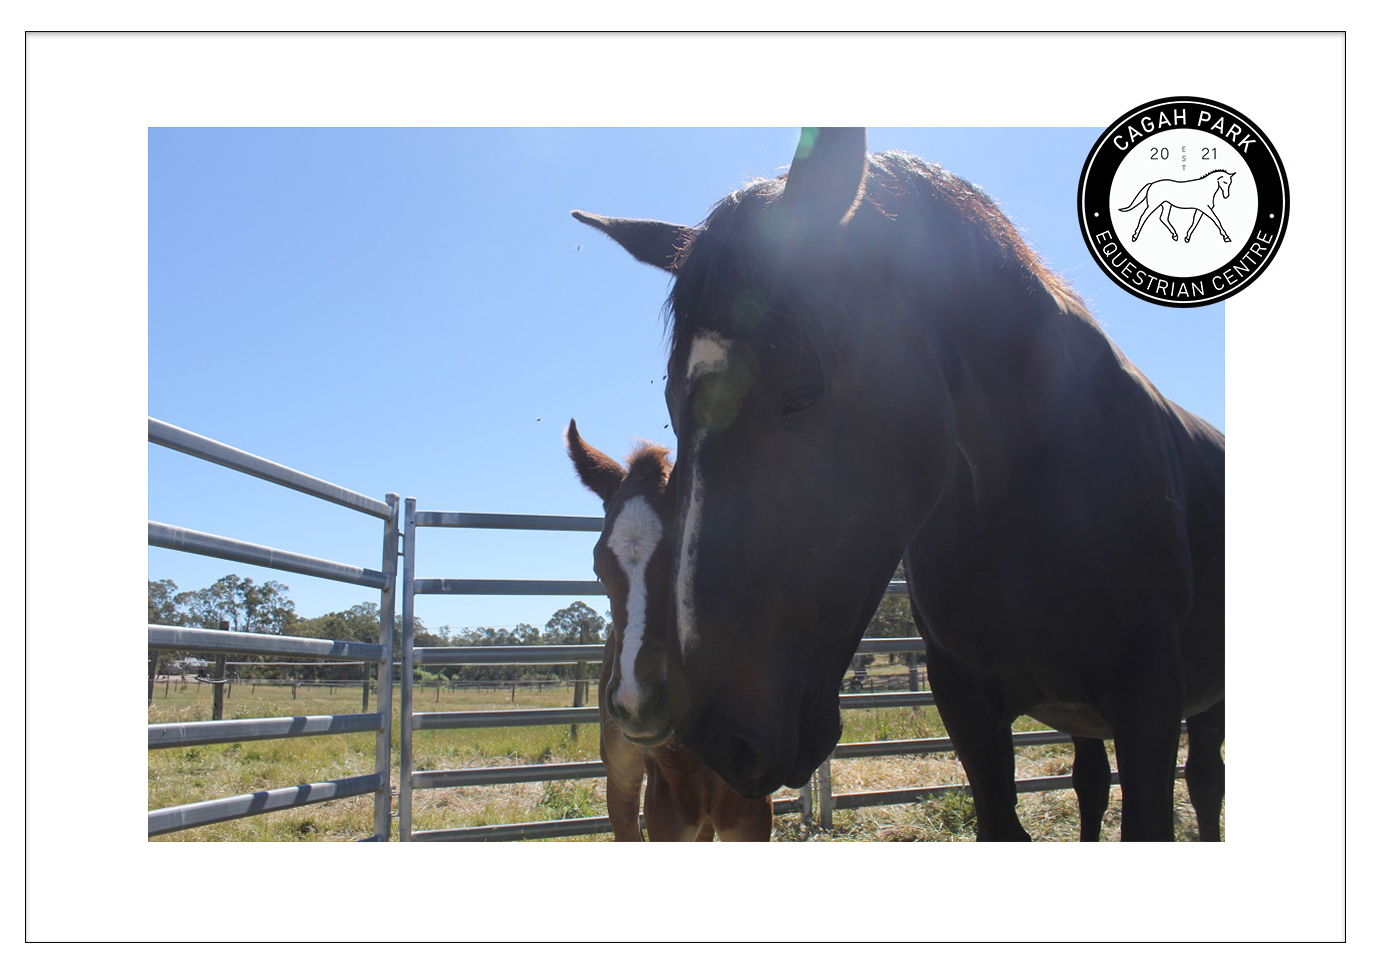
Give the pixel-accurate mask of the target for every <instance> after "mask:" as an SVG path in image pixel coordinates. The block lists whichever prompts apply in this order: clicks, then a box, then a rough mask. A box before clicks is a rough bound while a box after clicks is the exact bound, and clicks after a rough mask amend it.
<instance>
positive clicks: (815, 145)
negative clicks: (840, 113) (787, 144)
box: [782, 127, 868, 225]
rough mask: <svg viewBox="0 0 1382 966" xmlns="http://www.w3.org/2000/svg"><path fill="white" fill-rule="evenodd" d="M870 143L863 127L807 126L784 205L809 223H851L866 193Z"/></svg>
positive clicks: (783, 195) (793, 167)
mask: <svg viewBox="0 0 1382 966" xmlns="http://www.w3.org/2000/svg"><path fill="white" fill-rule="evenodd" d="M867 174H868V142H867V140H866V139H865V137H864V129H863V128H861V127H804V128H802V129H801V140H800V141H799V142H798V143H797V153H796V156H795V157H794V158H793V159H792V167H791V170H789V171H788V172H787V186H786V187H785V188H784V189H783V190H782V203H783V205H784V206H790V207H791V209H792V210H793V211H794V212H799V213H800V215H801V216H802V217H803V218H804V220H806V221H807V222H811V223H815V224H819V225H839V224H843V223H844V222H846V221H848V220H849V218H850V216H851V215H853V214H854V209H855V208H856V207H857V206H858V204H859V199H860V198H861V197H863V194H864V179H865V177H866V175H867Z"/></svg>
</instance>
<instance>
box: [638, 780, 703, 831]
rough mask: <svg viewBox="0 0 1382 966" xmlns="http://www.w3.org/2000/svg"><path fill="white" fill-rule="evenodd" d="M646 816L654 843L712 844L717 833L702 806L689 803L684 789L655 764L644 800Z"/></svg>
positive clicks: (697, 803) (696, 803)
mask: <svg viewBox="0 0 1382 966" xmlns="http://www.w3.org/2000/svg"><path fill="white" fill-rule="evenodd" d="M677 777H678V778H679V777H681V776H677ZM643 817H644V819H645V820H646V821H647V823H648V841H650V842H708V841H710V839H711V838H712V837H714V834H715V829H714V827H713V826H711V825H710V822H709V820H708V816H706V815H705V814H704V813H703V812H702V810H701V808H700V803H699V802H694V801H688V800H687V796H686V795H684V794H683V793H682V790H681V789H680V788H679V787H678V786H677V785H676V784H675V783H674V782H673V781H672V780H669V777H668V775H667V773H666V772H664V771H663V770H662V769H661V768H659V767H658V766H657V765H656V764H655V763H654V764H651V765H650V766H649V768H648V794H647V795H646V796H645V798H644V805H643Z"/></svg>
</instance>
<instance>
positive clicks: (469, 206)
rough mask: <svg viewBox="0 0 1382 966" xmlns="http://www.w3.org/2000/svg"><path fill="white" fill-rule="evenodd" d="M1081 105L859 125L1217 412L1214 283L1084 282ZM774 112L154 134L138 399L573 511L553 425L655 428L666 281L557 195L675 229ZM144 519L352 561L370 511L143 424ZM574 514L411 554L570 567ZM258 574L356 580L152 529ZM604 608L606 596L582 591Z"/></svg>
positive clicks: (265, 446)
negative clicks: (760, 120) (1174, 298)
mask: <svg viewBox="0 0 1382 966" xmlns="http://www.w3.org/2000/svg"><path fill="white" fill-rule="evenodd" d="M1099 133H1100V132H1099V131H1098V130H1097V129H1091V128H997V129H988V128H951V129H927V128H883V129H873V130H870V132H869V143H870V147H871V149H874V150H882V149H888V148H896V149H901V150H906V151H910V152H912V153H914V154H917V155H920V156H921V157H924V158H926V159H927V160H929V161H934V162H936V163H939V164H941V165H943V166H944V167H946V168H949V169H950V170H952V171H954V172H955V173H957V174H959V175H961V176H963V177H965V178H968V179H969V180H970V181H973V182H974V183H976V184H978V185H980V186H981V187H983V188H984V189H985V190H986V191H987V192H988V193H989V194H990V195H992V196H993V197H994V198H995V199H997V201H998V202H999V203H1000V205H1001V206H1002V207H1003V208H1004V210H1005V211H1006V212H1007V214H1008V216H1009V217H1010V218H1011V219H1012V220H1013V221H1014V222H1015V223H1016V224H1017V225H1018V226H1019V227H1020V228H1021V229H1022V230H1023V232H1024V235H1025V236H1026V238H1027V240H1028V242H1029V244H1031V245H1032V246H1033V247H1034V248H1035V249H1036V250H1037V251H1038V252H1039V253H1040V254H1041V256H1042V257H1043V258H1044V259H1045V261H1046V262H1047V264H1049V265H1050V266H1051V267H1052V268H1054V269H1055V270H1056V271H1058V272H1060V273H1061V274H1063V275H1064V276H1066V277H1067V278H1069V279H1070V280H1071V281H1073V282H1074V284H1075V287H1076V288H1077V289H1078V290H1079V291H1080V292H1081V294H1082V295H1083V296H1084V298H1085V299H1086V301H1087V302H1088V304H1089V305H1090V307H1091V308H1092V310H1093V311H1094V314H1095V316H1096V317H1097V318H1098V319H1099V320H1100V323H1101V324H1102V325H1103V326H1104V328H1105V331H1107V332H1108V334H1109V336H1110V337H1111V338H1112V339H1113V340H1114V341H1115V342H1116V343H1117V344H1118V345H1119V346H1120V347H1121V348H1122V349H1123V351H1124V352H1125V353H1126V354H1127V355H1128V356H1129V357H1130V358H1131V359H1132V360H1133V361H1134V362H1135V363H1136V364H1137V365H1138V366H1139V367H1140V368H1141V369H1142V370H1143V371H1144V372H1145V373H1147V375H1148V376H1149V377H1150V378H1151V379H1152V381H1153V382H1155V383H1156V384H1157V386H1158V387H1159V388H1160V389H1161V390H1162V391H1163V392H1164V393H1165V394H1166V395H1168V396H1169V397H1171V398H1172V399H1174V400H1176V401H1177V402H1179V403H1181V404H1182V405H1184V406H1186V407H1187V408H1189V409H1190V410H1192V411H1194V412H1197V413H1199V414H1200V415H1202V416H1204V417H1205V418H1207V419H1209V420H1210V421H1211V422H1213V423H1214V424H1216V425H1218V426H1220V427H1221V428H1222V427H1224V426H1225V419H1224V312H1223V306H1222V304H1220V305H1215V306H1210V307H1207V308H1203V309H1168V308H1161V307H1158V306H1154V305H1151V304H1148V303H1145V302H1142V301H1140V300H1138V299H1136V298H1134V297H1132V296H1131V295H1129V294H1127V293H1125V292H1123V291H1122V290H1121V289H1120V288H1118V286H1116V285H1115V284H1114V283H1112V282H1111V281H1109V280H1107V279H1106V278H1105V277H1104V276H1103V274H1102V273H1101V272H1100V271H1099V269H1098V268H1097V267H1096V266H1095V264H1094V262H1093V260H1092V259H1091V258H1090V256H1089V254H1088V252H1087V250H1086V249H1085V246H1084V243H1083V242H1082V240H1081V238H1080V232H1079V226H1078V223H1077V221H1076V217H1075V193H1076V184H1077V181H1078V178H1079V172H1080V167H1081V165H1082V163H1083V161H1084V158H1085V156H1086V154H1087V153H1088V151H1089V148H1090V146H1091V145H1092V144H1093V142H1094V139H1095V138H1096V137H1097V135H1098V134H1099ZM796 137H797V132H796V130H795V129H790V128H768V129H756V128H724V129H702V128H565V129H548V128H519V129H504V128H461V129H448V128H357V129H328V128H302V129H295V128H271V129H250V128H229V129H217V128H185V129H173V128H152V129H150V131H149V145H148V146H149V181H148V188H149V385H148V413H149V415H150V416H153V417H155V418H158V419H162V420H165V421H167V422H170V423H173V424H175V425H178V426H181V427H183V428H185V429H189V430H191V431H193V432H197V433H200V434H202V435H205V436H210V437H212V438H214V439H218V440H220V441H222V442H225V443H229V444H231V445H233V446H237V447H239V448H241V449H246V450H249V451H251V452H253V453H256V454H258V455H260V456H264V457H266V458H269V459H272V460H275V461H278V462H281V463H285V464H287V465H290V466H292V467H294V468H296V469H299V470H302V471H304V472H307V473H310V474H312V475H315V476H319V477H322V478H324V479H327V480H330V481H331V482H334V483H338V484H340V485H343V486H346V487H349V488H351V489H354V490H357V491H359V492H362V493H366V494H369V495H371V496H376V497H382V496H383V494H384V493H386V492H389V491H393V492H397V493H399V494H400V495H402V496H405V497H407V496H412V497H416V498H417V500H418V506H419V508H420V509H427V510H469V511H494V512H512V513H558V514H595V513H598V512H599V502H598V501H597V500H596V499H595V498H594V497H593V496H592V495H591V494H589V493H587V492H586V491H585V490H584V489H583V488H582V487H581V486H580V484H579V483H578V482H577V481H576V480H575V477H574V475H573V474H572V472H571V470H570V467H569V463H568V461H567V458H566V456H565V453H564V450H563V446H562V435H561V433H562V429H563V427H564V426H565V425H566V422H567V420H569V419H570V418H572V417H575V418H576V419H577V421H578V423H579V424H580V426H581V430H582V434H583V435H584V436H585V437H586V438H587V439H588V440H590V441H591V442H593V443H594V444H595V445H597V446H599V447H601V448H602V449H605V450H606V451H608V452H610V453H611V454H612V455H616V456H622V455H624V454H625V452H626V451H627V450H628V449H629V448H630V443H631V440H632V439H634V438H643V439H651V440H655V441H659V442H663V443H666V444H669V445H671V444H674V438H673V437H672V435H671V431H670V429H665V428H664V426H665V424H666V422H667V418H666V412H665V408H664V404H663V400H662V374H663V371H664V370H663V365H664V341H663V332H662V321H661V308H662V303H663V300H664V299H665V297H666V294H667V284H668V277H667V276H666V275H664V274H663V273H661V272H658V271H656V270H654V269H651V268H648V267H646V266H643V265H640V264H638V263H636V262H634V261H633V260H632V259H631V258H629V256H627V255H626V254H624V253H623V252H622V251H621V250H620V249H618V248H617V247H616V246H615V245H614V244H613V243H611V242H609V241H608V240H606V239H604V238H603V236H601V235H599V234H598V233H596V232H594V231H592V230H591V229H589V228H586V227H584V226H582V225H580V224H578V223H577V222H575V221H574V220H573V219H572V218H571V217H570V215H569V214H568V212H569V211H570V209H572V208H583V209H587V210H591V211H596V212H600V213H603V214H615V215H627V216H635V217H651V218H661V219H665V220H670V221H681V222H684V223H694V222H697V221H699V220H700V219H701V218H702V217H703V216H704V215H705V213H706V211H707V210H708V208H709V207H710V206H711V205H712V204H713V203H714V202H715V201H716V200H718V199H719V198H720V197H721V196H723V195H724V194H725V193H727V192H728V191H729V190H731V189H733V188H734V187H736V186H738V185H739V184H741V183H742V182H744V181H745V180H748V179H749V178H751V177H754V176H761V175H772V174H775V173H777V172H778V171H780V170H782V168H783V166H785V165H786V164H787V163H788V161H789V160H790V158H791V155H792V151H793V148H794V147H795V144H796ZM149 519H151V520H157V521H160V522H164V523H171V524H175V525H179V526H185V527H190V528H192V529H196V530H205V531H210V532H214V533H219V534H223V535H226V536H231V537H235V538H237V539H241V540H249V541H252V542H256V543H263V544H267V545H270V546H274V547H278V548H281V549H286V550H292V551H295V552H299V553H306V554H310V555H312V556H319V557H325V558H328V559H332V560H338V561H341V562H345V563H353V564H360V565H364V566H368V567H377V566H378V564H379V554H380V530H379V527H378V525H377V523H376V521H374V520H373V519H372V518H369V517H365V516H362V515H359V514H355V513H352V512H351V511H348V510H344V509H341V508H338V507H334V506H330V505H325V504H320V503H319V502H318V501H315V500H312V499H310V498H308V497H305V496H303V495H301V494H297V493H294V492H291V491H286V490H282V489H280V488H278V487H275V486H272V485H270V484H267V483H264V482H261V481H258V480H253V479H249V478H245V477H241V476H240V475H239V474H235V473H232V472H231V471H228V470H225V469H222V468H220V467H215V466H211V465H209V464H205V463H203V462H201V461H199V460H196V459H193V458H190V457H186V456H183V455H181V454H177V453H172V452H169V451H167V450H164V449H162V448H161V447H157V446H153V445H150V446H149ZM592 542H593V535H591V534H554V535H548V534H535V533H505V532H488V531H456V530H444V531H438V530H427V531H422V532H421V536H420V540H419V547H418V558H417V560H418V566H417V573H418V576H420V577H500V578H562V579H587V578H588V577H589V576H590V546H591V544H592ZM231 572H235V573H239V574H241V575H242V576H251V577H254V578H255V579H256V580H265V579H275V580H279V581H281V582H282V583H285V584H287V585H288V586H289V588H290V594H289V596H291V597H292V598H293V599H294V600H295V601H296V602H297V604H298V609H299V613H301V614H303V615H304V616H314V615H316V614H320V613H324V612H326V611H330V610H337V609H342V608H345V607H349V606H351V605H353V604H355V603H358V602H360V601H362V600H377V597H375V596H374V595H373V593H372V592H371V591H368V590H365V589H363V588H358V587H354V586H350V585H343V584H335V583H332V582H330V581H323V580H318V579H314V578H309V577H303V576H299V575H296V574H279V573H276V572H273V571H267V570H262V569H260V568H255V567H248V566H245V565H242V564H236V563H232V562H229V561H221V560H214V559H209V558H199V557H194V556H191V555H187V554H180V553H176V552H174V551H165V550H159V549H153V548H151V549H150V550H149V578H150V579H160V578H164V577H167V578H171V579H173V580H174V581H176V582H177V584H178V585H179V587H180V588H181V589H184V590H188V589H194V588H197V587H202V586H206V585H207V584H209V583H211V582H212V581H214V580H215V579H216V578H218V577H220V576H222V575H224V574H226V573H231ZM418 603H419V606H418V616H419V617H420V618H421V619H422V620H423V622H424V623H426V624H427V625H428V626H429V627H432V628H436V627H440V626H442V625H450V626H451V627H461V626H468V625H469V626H479V625H499V626H512V625H514V624H516V623H519V622H521V621H526V622H529V623H534V624H539V625H540V624H541V623H542V622H544V621H545V620H546V619H547V618H548V617H549V616H550V615H551V613H552V612H553V611H555V610H557V609H558V608H560V607H563V606H565V605H566V604H568V603H570V600H569V599H568V598H440V597H427V598H421V599H419V602H418ZM590 603H591V604H592V606H595V607H596V609H597V610H599V611H601V612H603V611H604V609H605V603H604V601H603V599H595V600H591V601H590Z"/></svg>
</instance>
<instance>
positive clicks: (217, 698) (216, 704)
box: [211, 621, 230, 721]
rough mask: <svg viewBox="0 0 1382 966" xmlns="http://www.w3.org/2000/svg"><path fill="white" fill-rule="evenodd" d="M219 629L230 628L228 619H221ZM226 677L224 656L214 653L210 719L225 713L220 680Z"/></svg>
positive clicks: (224, 698)
mask: <svg viewBox="0 0 1382 966" xmlns="http://www.w3.org/2000/svg"><path fill="white" fill-rule="evenodd" d="M221 630H223V631H228V630H230V621H221ZM225 679H226V656H225V655H224V654H217V655H216V676H215V683H214V684H212V685H211V720H212V721H220V720H221V718H222V717H223V716H224V715H225V700H226V691H225V687H226V686H225V685H224V684H222V683H221V682H222V681H224V680H225Z"/></svg>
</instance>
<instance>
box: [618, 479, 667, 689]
mask: <svg viewBox="0 0 1382 966" xmlns="http://www.w3.org/2000/svg"><path fill="white" fill-rule="evenodd" d="M661 541H662V521H661V520H659V519H658V516H657V512H656V511H655V510H654V509H653V508H652V505H651V504H650V503H648V501H647V500H646V499H644V498H643V497H641V496H635V497H633V498H632V499H630V500H629V501H628V502H627V503H625V504H624V506H623V508H622V509H621V510H620V511H619V516H618V517H617V518H616V519H615V521H614V526H612V527H610V531H609V549H610V551H611V552H612V553H613V554H614V559H615V560H617V561H618V562H619V568H620V569H621V570H623V571H624V576H625V577H627V578H628V581H629V599H628V605H627V609H628V621H627V623H626V624H625V626H624V646H623V650H622V651H621V652H620V654H619V688H618V690H617V691H616V692H615V694H614V701H615V703H616V704H620V705H623V706H624V707H626V708H633V707H636V706H637V697H638V680H637V678H636V677H635V676H634V670H633V664H634V661H636V660H637V659H638V652H639V650H640V649H641V648H642V647H643V636H644V633H645V632H646V630H647V620H648V561H649V560H650V559H651V558H652V556H653V551H654V550H656V549H657V545H658V544H659V543H660V542H661Z"/></svg>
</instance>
